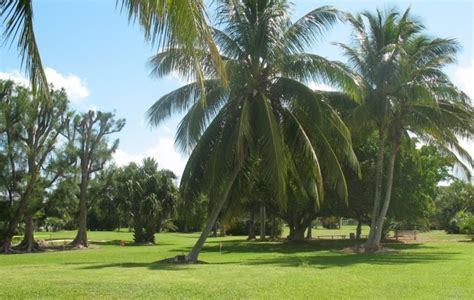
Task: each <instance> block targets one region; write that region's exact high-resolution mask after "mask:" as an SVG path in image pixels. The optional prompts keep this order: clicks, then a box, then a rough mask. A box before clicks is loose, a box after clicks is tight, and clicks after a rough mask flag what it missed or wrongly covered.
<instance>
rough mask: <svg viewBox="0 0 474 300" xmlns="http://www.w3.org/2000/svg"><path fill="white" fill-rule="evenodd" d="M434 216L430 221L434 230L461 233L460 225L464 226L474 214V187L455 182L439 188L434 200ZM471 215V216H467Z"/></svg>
mask: <svg viewBox="0 0 474 300" xmlns="http://www.w3.org/2000/svg"><path fill="white" fill-rule="evenodd" d="M435 210H436V211H435V214H434V217H433V221H432V226H433V227H434V228H440V229H444V230H446V232H448V233H460V232H462V228H461V227H462V225H461V224H460V222H459V221H461V223H462V222H463V220H465V222H466V225H467V223H468V222H469V219H470V217H472V214H473V213H474V186H473V185H472V184H470V183H464V182H462V181H459V180H456V181H454V182H452V183H451V184H450V185H449V186H443V187H440V192H439V194H438V195H437V197H436V199H435ZM469 214H471V216H469Z"/></svg>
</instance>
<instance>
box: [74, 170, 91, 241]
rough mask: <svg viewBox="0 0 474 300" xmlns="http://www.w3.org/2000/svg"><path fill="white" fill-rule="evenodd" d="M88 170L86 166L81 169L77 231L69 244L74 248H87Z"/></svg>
mask: <svg viewBox="0 0 474 300" xmlns="http://www.w3.org/2000/svg"><path fill="white" fill-rule="evenodd" d="M88 177H89V174H88V168H87V165H85V166H84V164H83V167H82V175H81V184H80V192H79V219H78V223H79V229H78V231H77V234H76V237H75V238H74V240H73V241H72V242H71V245H72V246H74V247H88V246H89V243H88V241H87V198H86V197H87V195H86V194H87V185H88Z"/></svg>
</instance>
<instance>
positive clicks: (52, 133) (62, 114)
mask: <svg viewBox="0 0 474 300" xmlns="http://www.w3.org/2000/svg"><path fill="white" fill-rule="evenodd" d="M0 91H2V93H1V102H0V106H1V113H0V149H1V150H2V151H1V153H2V154H1V156H0V160H1V162H2V164H1V165H0V174H1V176H0V197H1V198H0V200H2V201H0V202H2V206H5V208H6V211H5V213H4V217H3V218H4V219H3V220H0V221H1V223H0V225H1V228H0V229H1V231H2V234H1V236H0V237H1V241H2V250H3V251H4V252H9V251H11V241H12V237H13V235H14V234H15V233H16V232H17V229H18V226H19V224H20V223H22V222H24V223H25V231H24V239H23V241H22V243H21V244H20V245H18V246H17V247H16V248H17V249H19V250H26V251H34V250H36V248H37V245H36V243H35V241H34V236H33V232H34V221H35V214H36V213H37V212H38V211H40V210H43V209H45V210H48V211H50V210H53V208H52V207H51V206H50V205H48V204H51V203H52V202H51V201H59V202H61V201H64V200H66V199H68V198H67V197H64V196H66V195H72V193H74V191H75V188H74V185H75V179H76V178H77V177H76V176H75V168H74V166H75V162H76V157H80V156H81V155H82V157H85V156H87V159H82V160H81V163H82V164H81V166H82V167H84V169H85V170H87V171H88V173H87V176H90V174H91V173H93V172H94V171H95V170H98V169H100V168H102V167H103V165H104V164H105V162H106V161H107V159H108V158H110V153H111V150H110V149H109V148H108V146H107V144H106V141H105V140H104V139H103V136H104V135H106V134H109V133H112V132H114V130H115V131H116V129H117V128H121V127H123V125H124V121H119V124H118V125H117V126H115V125H114V124H115V123H113V121H111V115H110V114H103V113H94V112H89V113H88V114H87V115H88V116H89V117H90V118H89V119H88V120H92V122H87V121H84V122H82V123H81V121H80V120H81V117H80V116H75V117H74V113H73V112H71V111H70V110H69V109H68V102H67V96H66V94H65V92H64V91H63V90H61V91H57V90H53V89H52V90H50V92H49V96H45V95H43V94H36V95H34V94H33V93H32V92H31V91H30V90H28V89H27V88H24V87H21V86H18V85H16V84H14V83H13V82H9V81H7V82H5V81H0ZM94 116H96V117H94ZM94 120H95V121H94ZM96 123H99V125H97V127H99V128H100V129H96V128H95V126H94V124H96ZM110 123H112V124H113V125H111V124H110ZM81 126H82V127H81ZM72 132H74V134H71V133H72ZM76 133H77V134H76ZM64 137H67V138H64ZM76 145H79V147H77V148H75V146H76ZM115 147H116V146H114V147H112V150H113V149H115ZM84 149H86V150H87V149H88V152H87V153H86V154H85V155H84V153H85V152H86V151H81V150H84ZM82 177H84V176H82ZM86 179H89V177H87V178H86ZM84 186H85V185H84V184H83V181H81V185H80V187H81V188H83V187H84ZM81 190H82V189H79V191H78V192H79V194H81ZM83 195H85V194H83ZM63 197H64V198H63ZM55 198H56V199H57V200H54V199H55ZM58 198H59V199H58ZM84 199H85V196H84ZM3 203H5V204H3ZM59 207H60V206H59ZM54 209H56V210H57V208H54ZM58 215H60V214H58Z"/></svg>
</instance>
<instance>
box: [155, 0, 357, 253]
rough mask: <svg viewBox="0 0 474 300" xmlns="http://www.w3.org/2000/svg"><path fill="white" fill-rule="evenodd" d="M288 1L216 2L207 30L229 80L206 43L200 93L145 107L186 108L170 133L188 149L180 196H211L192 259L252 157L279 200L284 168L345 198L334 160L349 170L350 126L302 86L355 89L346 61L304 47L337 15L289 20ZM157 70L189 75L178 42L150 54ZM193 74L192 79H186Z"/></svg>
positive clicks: (164, 114)
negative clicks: (219, 72) (326, 185)
mask: <svg viewBox="0 0 474 300" xmlns="http://www.w3.org/2000/svg"><path fill="white" fill-rule="evenodd" d="M288 9H289V5H288V3H287V1H253V0H252V1H230V0H229V1H221V2H220V4H219V5H218V9H217V15H218V16H219V17H218V20H217V22H218V24H220V26H221V28H222V30H219V29H216V28H213V29H212V31H213V37H214V40H215V41H216V43H217V45H218V48H219V50H220V51H221V58H222V61H223V62H224V66H225V70H226V76H227V78H228V84H229V85H228V87H227V88H226V87H224V86H223V85H222V83H221V82H220V81H219V80H218V79H217V73H216V70H215V67H214V66H213V64H212V61H211V59H210V53H209V51H208V49H206V48H200V49H197V50H196V51H201V52H202V53H203V54H202V55H201V57H202V58H203V60H202V62H201V63H202V69H203V70H204V72H205V76H206V80H205V81H204V86H205V91H206V95H205V97H204V95H203V93H202V90H201V89H200V88H199V82H192V83H189V84H187V85H185V86H183V87H181V88H179V89H177V90H175V91H173V92H171V93H169V94H167V95H164V96H163V97H161V98H160V99H159V100H158V101H157V102H156V103H155V104H154V105H153V106H152V107H151V108H150V109H149V112H148V114H149V121H150V123H151V124H152V125H158V124H160V123H161V122H162V121H163V120H164V119H166V118H168V117H169V116H170V115H172V114H174V113H182V112H186V114H185V116H184V117H183V119H182V120H181V123H180V125H179V127H178V131H177V135H176V143H177V146H178V147H179V148H180V149H182V150H184V151H186V150H192V152H191V155H190V158H189V160H188V162H187V164H186V167H185V170H184V173H183V176H182V180H181V185H180V191H181V193H182V195H183V197H184V199H186V201H192V200H193V199H196V198H197V197H198V196H199V194H200V193H206V194H208V195H209V199H210V204H211V205H212V207H213V209H212V212H211V213H210V215H209V219H208V222H207V224H206V226H205V228H204V230H203V232H202V234H201V236H200V238H199V239H198V241H197V242H196V244H195V246H194V247H193V249H192V250H191V252H190V253H189V254H188V255H187V256H186V260H187V261H190V262H194V261H196V260H197V258H198V255H199V252H200V250H201V248H202V246H203V245H204V242H205V240H206V238H207V236H208V234H209V232H210V231H211V229H212V226H213V225H214V223H215V221H216V219H217V217H218V215H219V212H220V211H221V209H222V207H223V206H224V203H225V202H226V200H227V198H228V197H229V193H230V191H231V189H232V187H233V185H234V182H236V179H237V178H238V176H239V174H241V173H242V171H245V170H248V169H249V168H251V167H252V165H253V162H255V161H257V162H258V165H259V170H258V171H257V174H259V175H260V176H261V179H262V181H263V182H264V184H265V185H266V186H267V187H268V188H269V189H271V190H272V191H273V192H274V199H276V201H278V203H279V204H280V205H282V206H285V205H286V200H287V183H288V174H291V177H292V180H293V181H292V182H294V184H296V185H297V187H298V189H299V190H300V191H301V194H304V195H305V196H306V197H309V198H310V199H312V201H314V202H315V203H317V204H319V202H320V201H321V200H322V198H323V188H322V186H323V175H322V174H324V179H325V181H328V182H329V183H330V185H331V186H332V187H333V188H335V189H337V190H338V191H339V194H340V195H341V196H343V197H347V188H346V183H345V179H344V175H343V172H342V168H341V164H340V160H342V159H343V160H347V161H349V163H350V164H351V165H352V166H353V167H355V168H356V167H357V160H356V158H355V156H354V153H353V151H352V147H351V138H350V134H349V131H348V129H347V128H346V126H345V125H344V123H343V122H342V121H341V119H340V118H339V116H338V115H337V114H336V113H335V112H334V111H333V110H332V108H331V107H330V106H329V105H328V104H327V102H326V101H325V96H324V95H325V94H319V93H316V92H314V91H312V90H311V89H310V88H309V87H308V86H307V85H306V83H308V82H309V81H312V80H315V81H321V80H324V81H326V82H328V83H330V84H333V85H336V86H338V87H339V88H341V89H344V90H347V91H349V92H350V91H355V90H357V89H356V84H355V82H354V78H352V77H351V76H350V73H349V72H348V71H347V70H346V68H345V67H344V65H342V64H341V63H338V62H332V61H328V60H327V59H325V58H323V57H321V56H318V55H315V54H310V53H305V52H304V51H305V50H306V49H307V48H308V47H309V46H310V45H312V44H314V42H315V41H316V40H317V38H319V37H320V36H321V35H322V34H323V33H324V32H325V31H326V30H327V29H328V28H329V27H330V26H331V25H332V24H334V23H335V22H336V21H337V19H338V17H339V12H338V11H337V10H335V9H333V8H330V7H321V8H318V9H315V10H313V11H311V12H309V13H308V14H307V15H305V16H303V17H302V18H300V19H299V20H297V21H296V22H294V23H292V22H291V21H290V15H289V14H288ZM150 62H151V65H152V66H153V73H154V74H156V75H158V76H163V75H167V74H169V73H171V72H178V73H179V74H181V75H182V76H184V77H186V78H190V74H189V70H190V69H191V68H192V59H191V58H190V57H189V55H188V54H187V53H186V51H185V50H183V49H182V48H181V47H176V48H170V49H167V50H166V51H164V52H161V53H159V54H157V55H155V56H154V57H153V58H152V59H151V61H150ZM191 78H193V76H191Z"/></svg>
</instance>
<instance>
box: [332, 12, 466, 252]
mask: <svg viewBox="0 0 474 300" xmlns="http://www.w3.org/2000/svg"><path fill="white" fill-rule="evenodd" d="M348 20H349V22H351V24H352V25H353V28H354V46H353V47H351V46H348V45H345V44H339V45H340V46H341V47H342V48H343V50H344V52H345V54H346V55H347V57H348V59H349V61H350V63H351V65H352V67H353V69H354V70H356V71H357V72H358V73H359V75H360V76H359V77H360V78H361V79H362V81H363V84H361V85H360V87H361V88H362V91H361V93H363V94H364V95H365V96H364V101H363V102H362V104H361V105H360V106H359V107H357V108H356V109H355V111H354V119H355V120H357V122H359V123H361V124H364V125H367V126H373V128H375V129H376V130H377V132H378V135H379V138H378V139H379V141H378V154H377V165H376V176H375V196H374V207H373V213H372V222H371V230H370V234H369V239H368V242H367V245H366V249H367V250H368V251H372V250H374V249H377V248H378V247H379V246H380V239H381V235H382V229H383V225H384V222H385V218H386V215H387V212H388V209H389V206H390V200H391V197H392V187H393V176H394V167H395V160H396V157H397V154H398V152H399V150H400V147H401V146H402V144H403V143H405V140H408V139H410V135H409V133H410V134H415V135H416V136H417V138H418V139H420V140H421V141H424V142H425V141H426V142H429V143H434V144H437V145H438V147H440V148H442V149H444V150H445V151H446V152H447V153H453V152H454V153H457V154H459V155H460V156H461V157H462V158H463V159H464V162H467V163H468V164H470V165H472V159H471V158H470V156H469V154H468V153H467V152H466V151H465V150H464V149H462V147H461V146H460V145H459V140H458V137H457V135H463V136H471V135H472V133H473V121H472V120H473V116H474V115H473V109H472V107H471V106H470V104H469V100H468V97H467V96H466V95H465V94H464V93H462V92H461V91H459V90H458V89H457V88H456V87H455V86H454V85H453V84H452V83H451V82H450V81H449V78H448V77H447V75H445V73H443V70H442V68H443V67H444V66H446V65H447V64H449V63H452V62H453V61H454V60H455V55H456V52H457V49H458V48H459V47H458V45H457V43H456V42H455V41H454V40H452V39H440V38H435V39H433V38H429V37H427V36H425V35H422V34H421V30H422V29H423V26H422V24H421V23H420V22H418V21H417V20H415V19H414V18H412V17H411V15H410V10H409V9H408V10H406V11H405V12H404V13H403V14H400V13H398V12H397V11H395V10H391V11H388V12H387V13H383V12H381V11H377V12H376V13H375V14H371V13H369V12H365V13H362V14H361V15H358V16H355V17H353V16H349V17H348ZM364 20H365V21H364ZM385 146H388V147H389V149H390V154H389V155H388V161H389V163H388V167H387V181H386V185H385V189H384V190H385V197H384V199H383V202H382V191H383V175H384V174H385V173H384V171H383V170H384V157H385V155H384V154H385ZM452 157H456V155H455V154H452Z"/></svg>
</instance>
